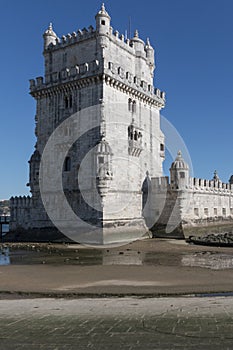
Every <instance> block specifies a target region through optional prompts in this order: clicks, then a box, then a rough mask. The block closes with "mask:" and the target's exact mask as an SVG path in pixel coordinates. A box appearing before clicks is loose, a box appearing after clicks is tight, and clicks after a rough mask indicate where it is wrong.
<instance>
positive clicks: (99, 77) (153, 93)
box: [30, 64, 166, 109]
mask: <svg viewBox="0 0 233 350" xmlns="http://www.w3.org/2000/svg"><path fill="white" fill-rule="evenodd" d="M85 67H88V64H86V66H85ZM69 72H70V71H69V70H66V71H64V74H63V75H61V74H60V73H54V74H53V75H52V76H50V77H47V79H46V80H45V81H44V78H43V77H37V78H36V80H34V79H30V94H31V95H32V96H33V97H34V98H35V99H37V98H41V97H43V96H47V95H50V94H51V93H53V92H56V91H57V89H58V88H59V90H62V89H64V91H67V89H68V90H70V91H72V89H76V88H77V87H83V86H87V85H90V84H92V83H93V81H99V82H102V83H103V82H105V83H106V84H108V85H111V86H112V87H114V88H116V89H118V90H121V91H124V92H125V93H126V94H130V95H131V96H133V97H135V98H138V99H139V100H142V101H144V102H148V103H149V104H151V105H155V106H157V107H158V108H159V109H161V108H164V107H165V102H166V99H165V92H164V91H160V89H157V88H154V87H153V86H150V85H147V84H145V83H144V82H143V81H140V80H137V79H135V81H133V82H130V83H129V82H128V81H127V79H126V78H125V79H122V78H120V77H119V76H115V77H114V78H113V77H112V75H110V74H101V73H99V74H95V75H93V74H89V73H88V71H87V72H86V73H85V74H84V73H83V74H81V73H79V72H77V73H76V74H75V75H72V74H69Z"/></svg>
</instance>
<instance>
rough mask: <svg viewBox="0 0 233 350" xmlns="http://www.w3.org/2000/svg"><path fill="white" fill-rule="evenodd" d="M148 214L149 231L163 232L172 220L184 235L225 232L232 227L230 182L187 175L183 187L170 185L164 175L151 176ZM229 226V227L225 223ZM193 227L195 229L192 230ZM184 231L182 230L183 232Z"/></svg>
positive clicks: (232, 207) (232, 194) (231, 187)
mask: <svg viewBox="0 0 233 350" xmlns="http://www.w3.org/2000/svg"><path fill="white" fill-rule="evenodd" d="M150 209H151V211H150V215H151V216H152V217H154V218H156V222H155V225H154V227H153V231H154V232H155V233H156V232H160V231H161V232H163V235H164V236H167V234H166V233H165V231H166V230H167V225H168V224H169V223H171V222H174V219H175V221H176V222H177V223H178V222H179V221H180V224H179V225H177V228H176V230H174V232H175V231H176V232H177V230H178V232H180V227H182V230H183V232H184V236H187V235H189V234H193V233H194V232H196V231H197V232H199V233H200V228H201V230H202V231H201V232H202V234H204V233H210V232H222V231H224V232H226V230H228V229H230V228H229V227H232V228H233V185H231V184H227V183H222V182H221V181H216V180H210V181H209V180H205V179H198V178H189V181H188V185H187V186H186V188H182V189H179V186H178V185H177V186H176V187H174V186H173V187H171V185H170V183H169V179H168V177H161V178H152V179H151V186H150ZM229 225H230V226H229ZM195 230H196V231H195ZM185 232H186V233H185Z"/></svg>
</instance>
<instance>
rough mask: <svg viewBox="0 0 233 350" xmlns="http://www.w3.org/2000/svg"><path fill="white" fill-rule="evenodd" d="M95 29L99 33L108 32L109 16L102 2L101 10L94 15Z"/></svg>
mask: <svg viewBox="0 0 233 350" xmlns="http://www.w3.org/2000/svg"><path fill="white" fill-rule="evenodd" d="M95 20H96V31H97V33H99V34H109V29H110V21H111V17H110V16H109V14H108V13H107V11H106V10H105V6H104V4H102V7H101V10H100V11H99V12H98V13H97V15H96V16H95Z"/></svg>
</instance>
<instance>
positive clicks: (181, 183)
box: [170, 151, 189, 190]
mask: <svg viewBox="0 0 233 350" xmlns="http://www.w3.org/2000/svg"><path fill="white" fill-rule="evenodd" d="M170 176H171V188H172V189H177V190H182V189H185V188H186V187H187V186H188V183H189V167H188V164H187V163H186V162H185V161H184V159H183V157H182V154H181V151H179V152H178V153H177V157H176V159H175V161H174V162H173V163H172V165H171V168H170Z"/></svg>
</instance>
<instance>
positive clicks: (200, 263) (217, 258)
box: [181, 252, 233, 270]
mask: <svg viewBox="0 0 233 350" xmlns="http://www.w3.org/2000/svg"><path fill="white" fill-rule="evenodd" d="M181 263H182V265H183V266H193V267H194V266H195V267H204V268H207V269H213V270H222V269H232V268H233V256H232V255H230V254H221V253H212V252H204V253H196V254H188V255H185V256H183V258H182V260H181Z"/></svg>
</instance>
